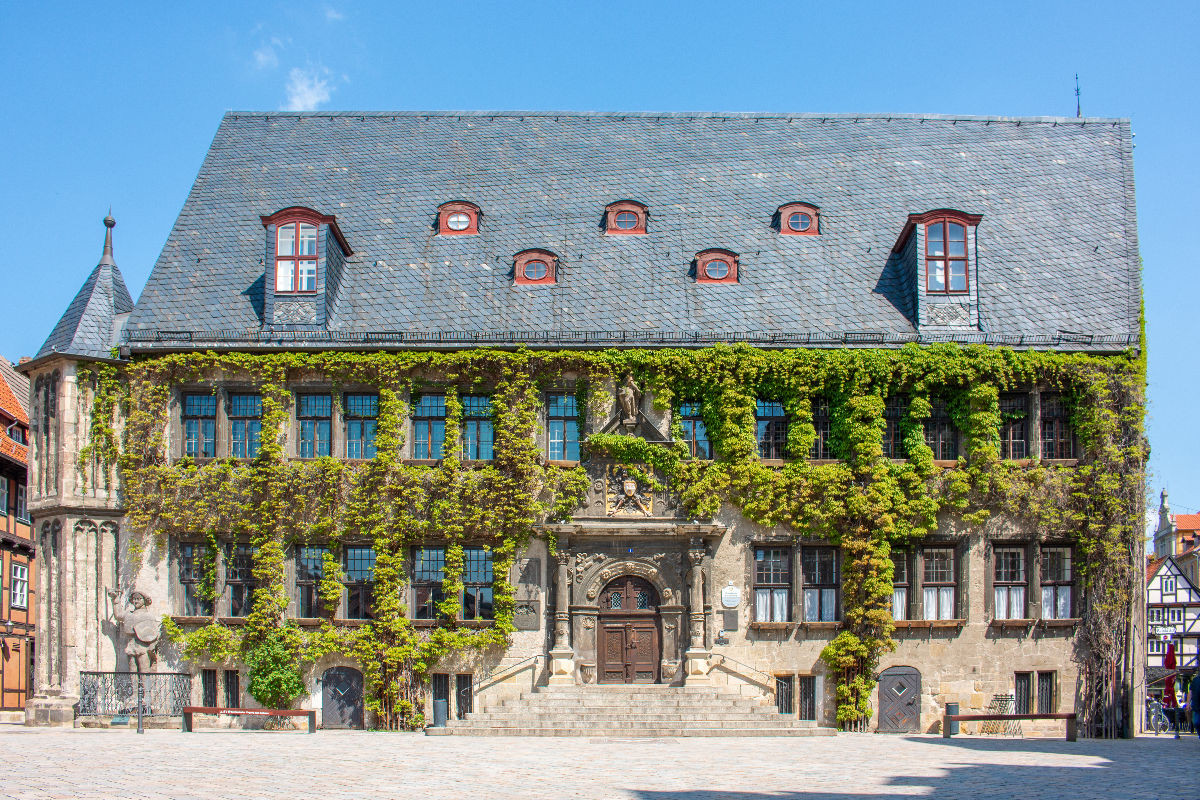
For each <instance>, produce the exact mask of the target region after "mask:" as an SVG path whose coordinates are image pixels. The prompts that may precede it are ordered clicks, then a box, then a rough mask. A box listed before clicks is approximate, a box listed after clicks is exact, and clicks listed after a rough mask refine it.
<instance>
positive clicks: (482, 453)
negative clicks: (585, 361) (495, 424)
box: [462, 394, 493, 461]
mask: <svg viewBox="0 0 1200 800" xmlns="http://www.w3.org/2000/svg"><path fill="white" fill-rule="evenodd" d="M492 439H493V435H492V398H490V397H484V396H482V395H472V394H469V395H464V396H463V398H462V457H463V459H464V460H467V461H491V460H492Z"/></svg>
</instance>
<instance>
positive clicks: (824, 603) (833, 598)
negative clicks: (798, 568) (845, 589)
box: [821, 589, 837, 622]
mask: <svg viewBox="0 0 1200 800" xmlns="http://www.w3.org/2000/svg"><path fill="white" fill-rule="evenodd" d="M836 610H837V590H836V589H822V590H821V622H833V621H835V620H836V619H837V618H836V617H835V616H834V612H835V611H836Z"/></svg>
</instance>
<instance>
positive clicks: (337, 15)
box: [325, 6, 346, 22]
mask: <svg viewBox="0 0 1200 800" xmlns="http://www.w3.org/2000/svg"><path fill="white" fill-rule="evenodd" d="M345 18H346V15H345V14H343V13H342V12H340V11H338V10H337V9H336V8H333V7H332V6H325V19H326V21H328V22H341V21H342V20H344V19H345Z"/></svg>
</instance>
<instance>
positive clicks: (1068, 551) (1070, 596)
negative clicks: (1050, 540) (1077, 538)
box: [1038, 545, 1075, 619]
mask: <svg viewBox="0 0 1200 800" xmlns="http://www.w3.org/2000/svg"><path fill="white" fill-rule="evenodd" d="M1055 553H1059V554H1065V555H1066V558H1065V560H1064V561H1062V562H1060V563H1065V564H1066V577H1065V578H1064V577H1062V575H1061V573H1060V575H1059V576H1058V577H1052V576H1049V567H1050V561H1051V559H1050V558H1048V556H1050V555H1052V554H1055ZM1040 562H1041V563H1040V564H1039V567H1038V573H1039V575H1038V577H1039V588H1040V592H1041V603H1042V619H1074V618H1075V552H1074V548H1072V547H1071V546H1070V545H1051V546H1045V547H1043V548H1042V551H1041V559H1040ZM1047 591H1049V592H1051V593H1052V596H1053V600H1054V602H1052V603H1050V604H1049V612H1050V613H1047V603H1046V600H1047ZM1064 595H1065V597H1066V600H1067V613H1066V615H1065V616H1063V615H1061V614H1059V605H1058V604H1059V603H1060V602H1061V597H1062V596H1064Z"/></svg>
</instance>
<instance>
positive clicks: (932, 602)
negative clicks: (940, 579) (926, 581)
mask: <svg viewBox="0 0 1200 800" xmlns="http://www.w3.org/2000/svg"><path fill="white" fill-rule="evenodd" d="M921 599H922V601H923V605H924V611H925V619H954V587H953V586H926V587H925V588H924V590H923V592H922V598H921Z"/></svg>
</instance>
